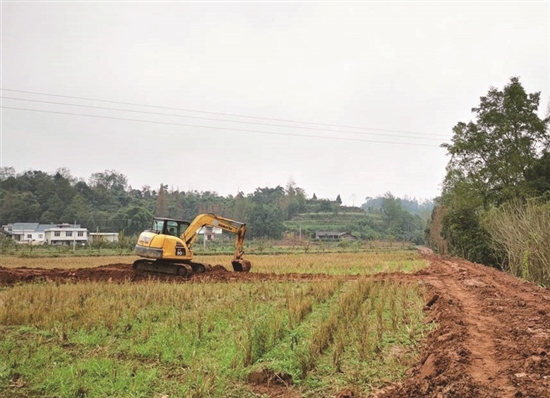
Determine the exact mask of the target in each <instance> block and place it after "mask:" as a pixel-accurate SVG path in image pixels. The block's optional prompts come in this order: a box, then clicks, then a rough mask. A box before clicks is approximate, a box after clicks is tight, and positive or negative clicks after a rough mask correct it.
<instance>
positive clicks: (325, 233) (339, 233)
mask: <svg viewBox="0 0 550 398" xmlns="http://www.w3.org/2000/svg"><path fill="white" fill-rule="evenodd" d="M315 233H316V234H317V235H331V236H342V235H345V234H348V233H349V232H338V231H317V232H315Z"/></svg>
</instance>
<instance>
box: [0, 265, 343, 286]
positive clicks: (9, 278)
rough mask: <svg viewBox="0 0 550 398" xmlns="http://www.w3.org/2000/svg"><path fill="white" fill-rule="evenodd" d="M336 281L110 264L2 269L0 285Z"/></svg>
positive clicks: (221, 268) (216, 268)
mask: <svg viewBox="0 0 550 398" xmlns="http://www.w3.org/2000/svg"><path fill="white" fill-rule="evenodd" d="M329 278H334V277H333V276H330V275H314V274H265V273H264V274H262V273H249V272H234V271H229V270H228V269H227V268H225V267H224V266H223V265H215V266H213V267H212V268H211V269H210V270H208V271H207V272H205V273H202V274H199V273H195V274H193V275H192V276H190V277H185V276H177V275H162V274H151V273H147V272H135V271H134V270H133V269H132V266H131V264H108V265H103V266H100V267H94V268H75V269H56V268H55V269H44V268H25V267H22V268H4V267H0V286H6V285H7V286H10V285H15V284H18V283H31V282H42V281H47V282H56V283H76V282H86V281H90V282H111V283H128V282H143V281H147V280H156V281H168V282H173V283H190V282H241V281H258V280H259V281H263V280H312V279H329Z"/></svg>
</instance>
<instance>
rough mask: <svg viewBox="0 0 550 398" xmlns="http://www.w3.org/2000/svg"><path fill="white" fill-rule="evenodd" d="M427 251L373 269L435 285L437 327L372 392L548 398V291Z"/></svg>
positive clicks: (95, 271)
mask: <svg viewBox="0 0 550 398" xmlns="http://www.w3.org/2000/svg"><path fill="white" fill-rule="evenodd" d="M422 255H423V256H424V257H425V258H426V259H427V260H429V262H430V266H429V267H428V268H427V269H424V270H422V271H419V272H417V273H416V274H403V273H395V274H383V275H376V276H373V278H375V279H381V278H383V279H391V280H395V281H399V282H401V283H408V284H421V285H425V286H426V287H427V288H428V289H429V291H430V296H429V297H430V298H429V300H427V302H426V307H425V311H426V313H427V316H428V319H427V322H435V323H436V324H437V325H438V327H437V328H436V329H434V330H433V331H432V332H430V333H429V334H428V335H427V336H426V338H425V341H424V343H423V345H422V347H421V357H420V360H419V362H418V363H417V364H416V365H415V366H414V367H413V368H412V369H410V370H409V371H408V373H407V377H406V378H405V380H404V381H402V382H401V383H398V384H395V385H388V386H386V387H384V388H382V389H380V390H378V391H375V392H374V393H373V394H372V396H373V397H378V398H389V397H392V398H405V397H407V398H411V397H418V398H420V397H434V398H446V397H480V398H483V397H490V398H493V397H494V398H497V397H498V398H500V397H533V398H535V397H536V398H540V397H542V398H544V397H550V360H549V357H548V354H549V353H550V291H549V290H548V289H543V288H540V287H538V286H536V285H533V284H531V283H527V282H524V281H521V280H518V279H516V278H513V277H511V276H509V275H507V274H505V273H503V272H500V271H497V270H495V269H492V268H488V267H485V266H482V265H479V264H473V263H469V262H467V261H464V260H461V259H456V258H442V257H440V256H436V255H433V254H430V253H429V251H427V250H424V251H422ZM329 278H334V277H333V276H329V275H306V274H283V275H281V274H260V273H254V272H253V273H243V272H233V271H228V270H227V269H226V268H225V267H223V266H220V265H216V266H214V267H212V269H211V270H210V272H206V273H204V274H195V275H193V276H191V277H189V278H186V277H177V276H172V275H150V274H143V275H142V274H135V273H134V272H133V270H132V267H131V265H129V264H109V265H105V266H102V267H97V268H87V269H84V268H82V269H72V270H61V269H53V270H46V269H30V268H17V269H9V268H1V267H0V285H14V284H18V283H29V282H34V281H48V282H56V283H75V282H78V281H105V282H112V283H128V282H133V283H140V282H143V281H146V280H166V281H171V282H173V283H194V282H207V281H209V282H224V283H225V282H227V283H229V282H236V281H239V282H240V281H263V280H320V279H329ZM352 278H355V277H350V279H352ZM253 379H254V380H252V381H251V383H252V384H253V385H254V387H253V390H254V391H256V392H259V393H261V394H263V395H265V396H269V397H283V396H285V397H298V396H300V394H299V393H298V391H297V390H296V389H295V387H293V386H292V381H291V380H288V379H287V378H285V377H282V376H281V375H275V374H271V373H265V372H263V373H262V372H260V373H258V374H257V375H256V376H253ZM280 380H283V382H282V383H279V382H278V381H280ZM339 395H340V396H342V397H352V396H354V395H353V390H348V389H343V390H342V391H341V393H340V394H339ZM355 396H356V395H355Z"/></svg>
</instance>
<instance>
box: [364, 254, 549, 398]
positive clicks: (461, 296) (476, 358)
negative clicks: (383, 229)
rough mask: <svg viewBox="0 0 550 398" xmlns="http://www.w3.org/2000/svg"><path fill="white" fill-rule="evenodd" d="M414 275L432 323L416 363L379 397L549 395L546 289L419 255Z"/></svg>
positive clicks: (489, 270)
mask: <svg viewBox="0 0 550 398" xmlns="http://www.w3.org/2000/svg"><path fill="white" fill-rule="evenodd" d="M424 257H425V258H426V259H427V260H429V262H430V266H429V267H428V268H427V269H425V270H422V271H420V272H418V273H416V274H414V275H411V276H404V275H401V276H399V277H398V279H400V280H404V281H409V282H411V279H414V280H415V281H416V283H420V284H426V285H427V286H428V288H429V289H430V291H431V295H432V297H431V299H430V300H429V301H428V302H427V305H426V311H427V314H428V317H429V318H428V320H429V321H433V322H436V323H437V324H438V328H437V329H435V330H433V331H432V332H431V333H430V334H429V335H428V336H426V339H425V341H424V344H423V346H422V354H421V360H420V361H419V363H418V364H417V365H416V366H415V367H414V368H413V369H411V370H410V371H409V372H408V377H407V378H406V379H405V380H404V381H403V382H402V383H399V384H398V385H394V386H388V387H386V388H384V389H382V390H381V391H378V392H376V393H375V394H374V396H377V397H380V398H381V397H436V398H440V397H441V398H443V397H491V398H492V397H494V398H497V397H498V398H500V397H503V398H504V397H533V398H535V397H550V361H549V359H548V353H549V352H550V317H549V311H550V291H548V289H543V288H539V287H538V286H536V285H533V284H531V283H527V282H524V281H520V280H518V279H516V278H513V277H511V276H509V275H507V274H505V273H503V272H500V271H497V270H495V269H493V268H489V267H485V266H483V265H479V264H473V263H470V262H468V261H465V260H462V259H456V258H452V259H450V258H442V257H440V256H436V255H433V254H429V253H425V254H424Z"/></svg>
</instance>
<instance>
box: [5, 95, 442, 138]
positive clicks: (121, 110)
mask: <svg viewBox="0 0 550 398" xmlns="http://www.w3.org/2000/svg"><path fill="white" fill-rule="evenodd" d="M2 98H3V99H9V100H15V101H27V102H38V103H41V104H52V105H64V106H76V107H80V108H91V109H101V110H108V111H117V112H132V113H143V114H148V115H158V116H172V117H183V118H188V119H197V120H207V121H215V122H229V123H244V124H253V125H259V126H271V127H286V128H296V129H302V130H313V131H330V132H334V133H345V134H359V135H378V136H383V137H387V136H390V137H397V138H412V139H422V140H432V141H440V142H441V139H439V138H428V137H411V136H408V135H397V134H387V133H386V134H381V133H367V132H359V131H343V130H334V129H321V128H315V127H302V126H287V125H284V124H274V123H259V122H249V121H245V120H228V119H213V118H208V117H200V116H188V115H176V114H173V113H160V112H148V111H137V110H133V109H120V108H108V107H102V106H94V105H81V104H68V103H66V102H53V101H42V100H35V99H27V98H15V97H2Z"/></svg>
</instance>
